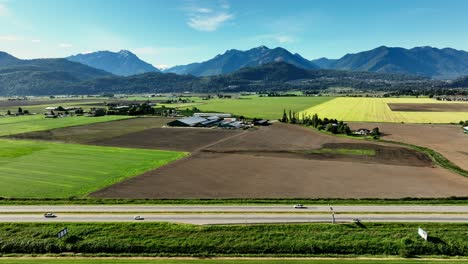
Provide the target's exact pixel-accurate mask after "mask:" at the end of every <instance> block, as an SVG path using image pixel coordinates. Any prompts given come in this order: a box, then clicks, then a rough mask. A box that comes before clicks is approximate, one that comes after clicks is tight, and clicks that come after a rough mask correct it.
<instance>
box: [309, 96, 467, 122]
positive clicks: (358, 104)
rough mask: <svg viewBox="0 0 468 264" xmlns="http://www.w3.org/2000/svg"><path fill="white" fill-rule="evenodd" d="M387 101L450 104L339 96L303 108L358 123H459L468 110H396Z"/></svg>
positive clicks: (402, 99) (325, 115)
mask: <svg viewBox="0 0 468 264" xmlns="http://www.w3.org/2000/svg"><path fill="white" fill-rule="evenodd" d="M388 103H414V104H417V103H421V104H423V103H448V102H441V101H437V100H433V99H429V98H364V97H360V98H347V97H338V98H335V99H333V100H330V101H328V102H325V103H323V104H319V105H316V106H312V107H310V108H308V109H306V110H305V111H304V113H307V114H310V115H312V114H315V113H317V114H318V115H319V116H320V117H322V118H323V117H327V118H336V119H339V120H344V121H356V122H394V123H400V122H404V123H451V122H456V123H458V122H459V121H460V120H468V112H396V111H392V110H391V109H390V107H389V106H388V105H387V104H388Z"/></svg>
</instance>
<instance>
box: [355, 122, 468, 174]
mask: <svg viewBox="0 0 468 264" xmlns="http://www.w3.org/2000/svg"><path fill="white" fill-rule="evenodd" d="M350 126H351V128H352V129H357V128H360V127H365V128H371V129H372V128H374V127H379V129H380V131H381V132H382V133H384V136H383V139H386V140H393V141H399V142H404V143H408V144H413V145H418V146H422V147H427V148H430V149H433V150H435V151H437V152H439V153H440V154H442V155H444V157H446V158H447V159H449V160H450V161H452V162H454V163H455V164H457V165H458V166H460V167H461V168H463V169H465V170H468V135H466V134H464V133H463V130H462V129H461V127H460V126H458V125H422V124H421V125H420V124H391V123H350Z"/></svg>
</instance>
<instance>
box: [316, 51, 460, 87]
mask: <svg viewBox="0 0 468 264" xmlns="http://www.w3.org/2000/svg"><path fill="white" fill-rule="evenodd" d="M312 62H313V63H314V64H316V65H318V66H319V67H320V68H322V69H334V70H351V71H370V72H381V73H403V74H412V75H420V76H426V77H431V78H434V79H454V78H457V77H460V76H463V75H468V52H466V51H463V50H455V49H451V48H444V49H437V48H433V47H416V48H412V49H404V48H390V47H386V46H381V47H378V48H376V49H373V50H369V51H364V52H359V53H356V54H346V55H345V56H343V57H341V58H340V59H335V60H333V59H327V58H320V59H317V60H313V61H312Z"/></svg>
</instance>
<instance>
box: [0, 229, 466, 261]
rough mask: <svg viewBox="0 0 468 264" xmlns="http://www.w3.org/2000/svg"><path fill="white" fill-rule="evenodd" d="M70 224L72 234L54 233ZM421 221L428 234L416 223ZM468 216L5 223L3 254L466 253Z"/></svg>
mask: <svg viewBox="0 0 468 264" xmlns="http://www.w3.org/2000/svg"><path fill="white" fill-rule="evenodd" d="M64 227H67V228H68V230H69V235H68V236H66V237H65V238H63V239H61V240H59V239H57V238H56V234H57V232H58V231H59V230H61V229H62V228H64ZM418 227H422V228H424V229H425V230H426V231H427V232H428V233H429V240H428V241H424V240H423V239H421V238H420V237H419V236H418V234H417V230H418ZM467 236H468V224H437V223H417V224H411V223H365V224H354V223H352V224H337V225H332V224H270V225H266V224H259V225H216V226H195V225H187V224H170V223H66V224H64V223H48V224H41V223H2V224H0V238H1V240H0V254H4V255H6V254H61V253H66V252H73V253H75V254H76V253H80V254H85V256H100V255H103V256H196V257H209V256H232V257H242V256H251V257H252V256H262V257H291V256H292V257H301V256H302V257H307V256H323V257H326V256H334V257H340V256H341V257H356V256H373V255H377V256H403V257H410V256H468V240H467V239H466V238H467Z"/></svg>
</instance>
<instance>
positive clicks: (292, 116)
mask: <svg viewBox="0 0 468 264" xmlns="http://www.w3.org/2000/svg"><path fill="white" fill-rule="evenodd" d="M285 120H286V123H290V124H301V125H306V126H311V127H313V128H317V129H318V130H325V131H327V132H330V133H333V134H346V135H348V134H351V129H350V128H349V126H348V124H346V123H344V122H343V121H338V120H336V119H328V118H324V119H323V120H322V119H320V118H319V117H318V115H317V114H313V115H312V116H310V115H306V114H304V113H303V114H302V115H301V117H299V114H298V113H296V112H291V110H289V117H288V118H287V119H285ZM281 121H283V119H281Z"/></svg>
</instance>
